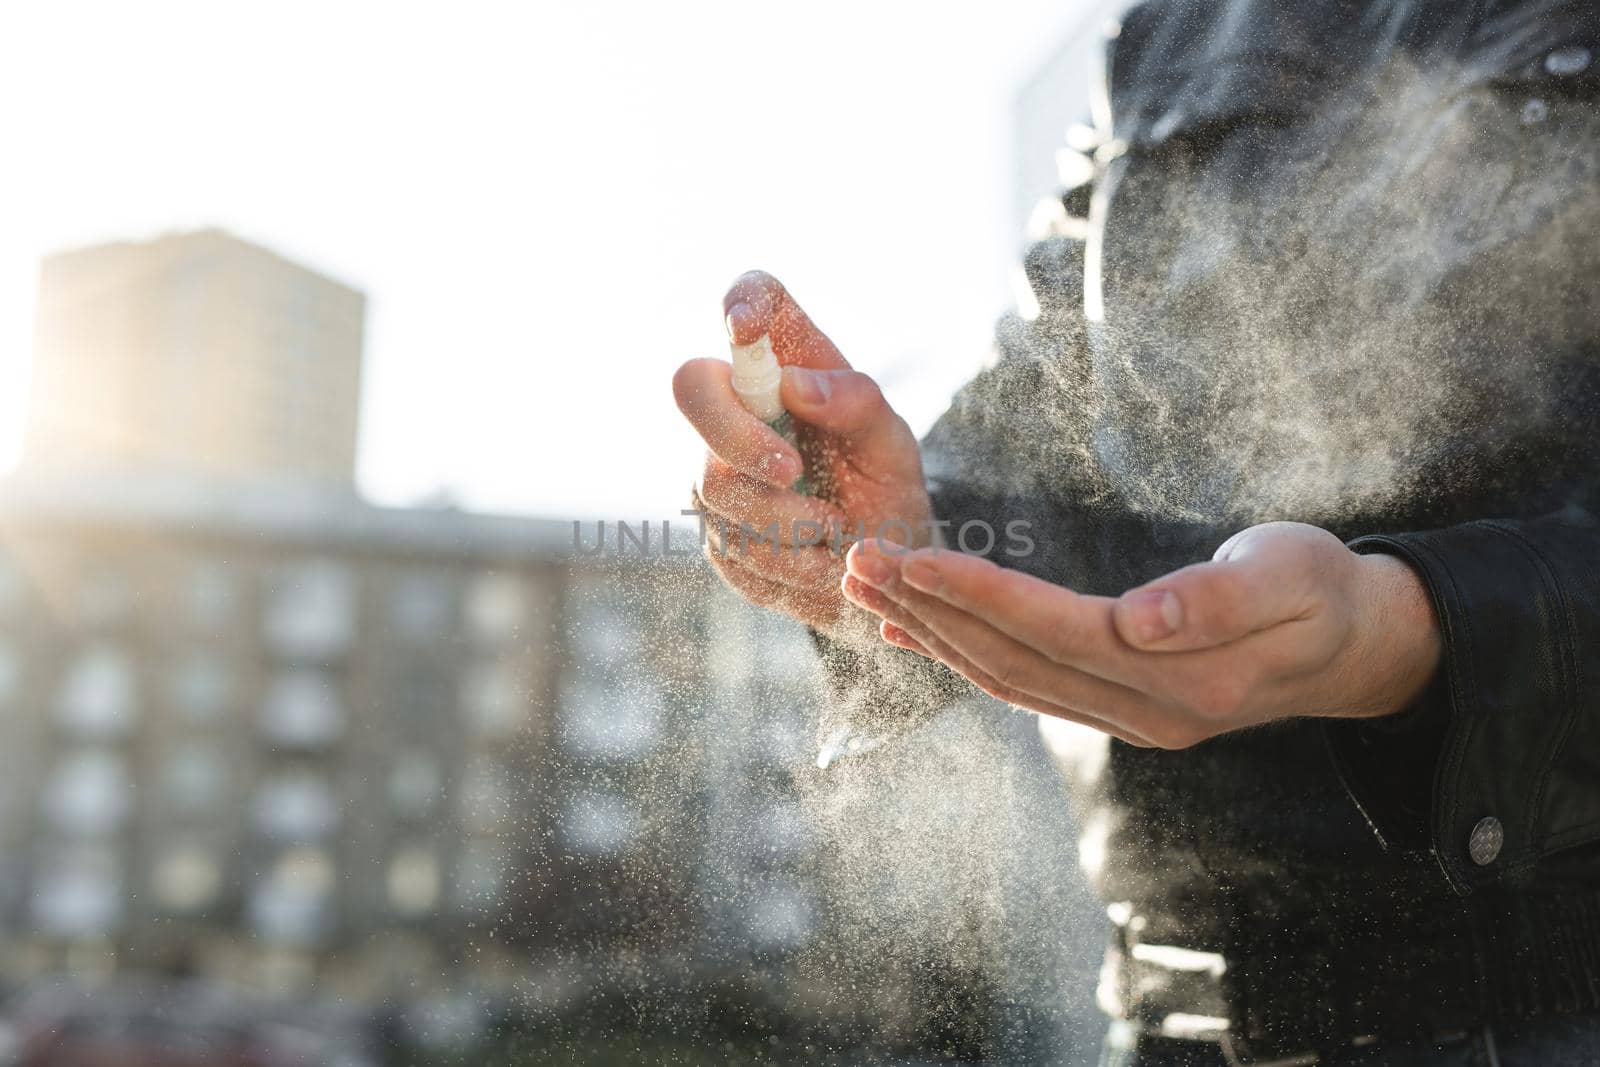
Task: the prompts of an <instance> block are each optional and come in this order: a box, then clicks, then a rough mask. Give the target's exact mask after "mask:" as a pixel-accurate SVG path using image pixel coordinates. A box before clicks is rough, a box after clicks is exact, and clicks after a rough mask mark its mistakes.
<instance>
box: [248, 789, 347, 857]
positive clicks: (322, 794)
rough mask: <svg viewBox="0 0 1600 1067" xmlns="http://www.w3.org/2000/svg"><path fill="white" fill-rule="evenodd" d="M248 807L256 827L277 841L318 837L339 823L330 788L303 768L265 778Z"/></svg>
mask: <svg viewBox="0 0 1600 1067" xmlns="http://www.w3.org/2000/svg"><path fill="white" fill-rule="evenodd" d="M251 808H252V813H253V817H254V819H255V824H256V829H257V830H259V831H260V832H261V833H262V834H264V835H266V836H267V837H270V838H273V839H275V840H278V841H292V842H297V843H310V842H316V841H321V840H323V839H325V838H327V837H328V836H329V835H330V834H332V833H333V831H334V830H336V829H337V828H338V826H339V816H340V811H339V801H338V799H337V798H336V797H335V796H334V793H333V790H332V788H330V787H329V785H328V783H327V782H325V781H323V780H322V779H320V778H318V777H316V776H315V775H313V774H311V773H309V772H306V771H296V772H291V773H287V774H281V775H278V776H276V777H274V778H270V779H268V780H267V781H266V782H265V783H263V784H262V786H261V788H260V789H259V790H257V792H256V796H255V801H254V803H253V804H252V805H251Z"/></svg>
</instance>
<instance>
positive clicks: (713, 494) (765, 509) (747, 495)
mask: <svg viewBox="0 0 1600 1067" xmlns="http://www.w3.org/2000/svg"><path fill="white" fill-rule="evenodd" d="M700 499H701V500H702V501H704V503H705V505H706V509H707V512H708V513H709V514H712V515H715V516H717V517H718V518H719V519H721V520H722V523H723V525H725V526H729V527H731V528H732V529H733V530H734V531H736V532H737V531H738V530H739V529H740V525H741V524H743V525H745V526H748V527H750V529H751V531H753V533H754V534H756V535H763V534H765V535H770V536H769V539H775V543H777V544H781V545H798V546H801V547H804V546H806V545H820V544H823V543H824V542H826V541H827V539H828V536H829V534H830V532H831V531H834V530H838V529H840V528H841V527H843V526H844V524H845V518H844V513H843V512H841V511H840V510H839V509H838V508H836V507H834V506H833V505H832V504H830V503H828V502H827V501H826V500H823V499H821V498H819V497H814V496H803V495H801V494H800V493H796V492H794V491H793V490H790V489H787V488H784V489H780V488H778V487H776V486H772V485H769V484H767V483H766V482H761V481H757V480H756V479H754V478H752V477H750V476H749V475H748V474H745V473H743V472H741V471H738V470H736V469H734V468H733V467H731V466H729V465H728V464H727V463H724V462H723V461H722V460H721V459H718V458H717V457H716V456H714V455H713V456H708V457H707V458H706V469H705V473H704V474H702V475H701V477H700Z"/></svg>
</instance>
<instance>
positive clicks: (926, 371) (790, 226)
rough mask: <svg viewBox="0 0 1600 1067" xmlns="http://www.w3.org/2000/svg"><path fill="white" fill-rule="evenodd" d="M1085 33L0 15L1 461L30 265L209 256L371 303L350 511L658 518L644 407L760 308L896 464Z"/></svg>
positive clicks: (676, 451) (460, 13)
mask: <svg viewBox="0 0 1600 1067" xmlns="http://www.w3.org/2000/svg"><path fill="white" fill-rule="evenodd" d="M1084 6H1085V5H1084V3H1083V0H1011V2H1007V3H1002V4H990V5H929V4H925V3H912V2H904V0H896V2H875V3H860V2H854V3H846V2H837V0H825V2H812V3H807V4H794V5H785V6H780V5H776V4H762V3H753V2H750V0H745V2H743V3H731V2H727V3H722V2H718V3H683V4H661V3H651V2H629V3H624V2H593V3H586V4H565V5H558V4H510V3H507V4H500V5H489V4H472V3H453V4H449V5H442V4H439V5H402V4H382V5H379V4H366V5H358V4H330V3H326V2H320V3H286V2H274V3H258V4H217V3H215V2H213V0H207V2H199V3H188V4H179V3H140V4H128V3H124V2H111V3H98V4H83V3H68V2H54V0H53V2H51V3H37V4H12V5H7V6H6V8H5V11H4V14H0V100H3V101H4V103H0V117H3V122H0V139H3V140H0V145H3V154H4V158H5V159H6V160H7V164H6V168H5V174H6V176H5V179H4V181H5V184H6V186H7V188H6V191H5V195H4V196H3V197H0V458H4V459H5V460H6V462H10V461H11V460H12V459H14V457H15V454H16V451H17V444H18V441H19V437H20V424H21V420H22V412H23V408H24V405H25V402H26V388H27V385H26V383H27V372H28V363H29V360H30V355H31V348H32V328H33V326H32V317H33V300H34V289H35V275H36V264H37V260H38V258H39V256H40V255H41V254H43V253H45V252H47V251H51V250H54V249H57V248H62V247H68V246H73V245H78V244H88V243H94V242H98V241H103V240H111V239H118V238H132V237H142V236H148V235H151V234H154V233H157V232H160V231H163V230H170V229H187V228H194V227H200V226H207V225H217V226H221V227H223V228H225V229H228V230H231V231H233V232H235V233H237V234H239V235H240V236H243V237H245V238H248V239H250V240H254V241H258V242H260V243H263V244H266V245H268V246H270V247H272V248H274V249H276V250H277V251H280V252H282V253H283V254H285V255H287V256H289V257H290V258H293V259H297V260H299V261H301V262H304V263H306V264H308V265H310V266H312V267H314V268H316V269H319V270H323V271H326V272H328V273H331V274H333V275H334V276H336V277H339V278H341V279H343V280H345V281H348V282H351V283H353V284H355V285H356V286H358V287H359V288H361V289H363V290H365V291H366V293H367V294H368V296H369V298H370V301H371V305H370V317H369V320H368V339H367V364H366V367H367V373H366V381H365V390H364V393H365V395H364V406H363V411H362V437H361V460H360V482H361V486H362V488H363V489H364V490H365V491H366V492H367V493H368V494H369V495H371V496H372V497H373V498H375V499H377V500H380V501H384V502H390V503H405V502H409V501H412V500H415V499H416V498H418V497H419V496H422V495H424V494H427V493H429V492H432V491H435V490H438V489H441V488H443V489H448V490H449V491H451V492H453V493H454V494H455V495H456V496H457V497H458V498H459V499H460V500H461V501H462V502H463V503H465V504H467V505H468V506H471V507H474V508H481V509H488V510H495V511H516V512H528V513H535V514H543V515H550V516H556V517H578V516H583V517H602V516H603V517H617V518H643V517H656V516H663V515H665V516H671V515H675V514H676V510H677V508H678V507H679V506H681V504H682V501H683V500H684V499H685V497H686V495H687V487H688V485H689V483H690V481H691V479H692V477H693V475H694V473H695V471H696V469H697V467H698V456H699V451H700V449H699V445H698V443H697V441H696V439H695V438H694V436H693V435H692V434H691V433H690V431H689V430H688V428H687V427H686V425H684V424H683V422H682V420H681V418H680V417H679V416H678V414H677V411H676V409H675V408H674V407H673V404H672V399H671V394H670V390H669V387H668V383H669V380H670V377H671V373H672V371H673V369H674V368H675V367H676V366H677V364H678V363H679V362H681V361H682V360H683V359H685V358H688V357H690V356H699V355H726V344H725V339H724V335H723V332H722V323H721V306H720V299H721V295H722V292H723V290H724V288H725V287H726V285H727V283H728V282H729V281H731V280H732V278H733V277H734V276H735V275H737V274H738V273H739V272H740V271H742V270H744V269H746V268H749V267H755V266H760V267H764V268H766V269H768V270H771V271H772V272H773V273H775V274H778V275H779V276H780V277H781V278H783V279H784V280H785V281H786V282H787V283H788V284H789V286H790V288H791V289H792V290H793V291H794V292H795V293H796V295H797V296H798V297H799V298H800V299H801V300H802V301H803V302H804V303H805V304H806V305H807V307H808V308H809V309H810V310H811V313H812V315H813V317H814V318H816V319H817V320H818V321H819V322H820V323H821V324H822V325H823V327H824V328H825V329H827V330H828V331H829V333H830V334H832V335H833V337H834V339H835V340H836V341H837V342H838V343H839V344H840V346H841V347H842V348H843V349H844V350H845V352H846V354H847V355H848V356H850V358H852V359H853V360H854V361H855V362H856V364H857V365H858V366H859V367H860V368H861V369H863V370H866V371H868V372H870V373H873V374H874V375H877V376H878V377H879V378H880V381H882V383H883V384H884V387H885V389H886V391H887V392H888V393H889V395H890V399H891V400H892V401H893V402H895V403H896V406H897V407H899V408H900V409H901V411H902V412H903V413H904V414H905V415H906V416H907V417H908V418H909V419H910V420H911V422H912V424H913V425H914V426H915V427H917V428H918V429H919V430H920V429H922V428H924V427H925V426H926V425H928V424H929V423H930V422H931V421H932V419H933V418H934V417H935V416H936V415H937V414H938V412H939V411H940V410H942V407H943V403H944V400H945V399H946V398H947V396H948V394H949V393H950V391H951V390H952V389H953V388H954V387H955V386H956V385H958V384H959V383H960V382H961V381H963V380H964V379H965V378H966V377H967V376H969V375H970V373H971V372H972V370H973V369H974V368H975V367H976V365H977V364H978V363H979V362H980V361H981V359H982V357H983V355H984V354H985V350H986V347H987V341H988V337H989V333H990V328H991V326H992V324H993V321H994V319H995V317H996V316H997V315H998V314H999V313H1000V312H1001V311H1002V310H1003V309H1004V308H1005V307H1006V306H1007V305H1008V303H1009V291H1008V286H1007V281H1008V279H1007V265H1008V264H1009V263H1010V262H1011V261H1012V260H1013V259H1014V258H1015V255H1016V252H1017V249H1018V246H1019V242H1020V234H1018V233H1016V232H1015V224H1014V221H1013V219H1012V217H1011V214H1012V197H1013V184H1014V177H1013V172H1012V171H1013V168H1012V160H1013V146H1012V143H1011V113H1012V109H1013V97H1014V94H1015V93H1016V91H1017V89H1018V88H1019V86H1020V85H1021V83H1022V82H1023V81H1024V80H1025V79H1026V78H1027V76H1028V75H1029V74H1030V73H1032V72H1033V70H1034V69H1035V68H1036V67H1037V65H1038V64H1039V63H1040V62H1041V61H1042V60H1043V59H1044V58H1045V57H1046V56H1047V55H1049V54H1050V53H1051V52H1052V51H1054V50H1055V48H1056V47H1057V46H1058V45H1059V43H1060V42H1061V40H1062V39H1063V38H1064V37H1065V36H1066V35H1067V33H1068V32H1069V31H1070V30H1071V29H1073V28H1074V27H1075V26H1076V24H1077V23H1078V22H1079V20H1080V19H1081V18H1082V9H1083V7H1084Z"/></svg>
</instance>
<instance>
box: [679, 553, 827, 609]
mask: <svg viewBox="0 0 1600 1067" xmlns="http://www.w3.org/2000/svg"><path fill="white" fill-rule="evenodd" d="M706 558H707V559H709V560H710V562H711V567H712V569H713V570H715V571H716V572H717V574H718V575H719V576H720V577H721V578H722V580H723V581H724V582H726V583H727V584H728V585H729V586H730V587H732V589H733V591H734V592H736V593H738V594H739V595H740V596H742V597H744V599H746V600H748V601H749V602H750V603H752V604H755V605H757V606H758V607H764V608H771V609H773V610H774V611H780V612H782V613H783V614H785V615H788V616H789V617H790V618H793V619H797V620H799V621H800V622H802V623H805V624H806V625H807V626H814V627H817V628H818V629H828V628H830V627H832V626H833V625H834V624H835V623H837V622H838V621H839V616H840V614H841V612H842V611H843V609H844V602H843V598H841V597H839V596H838V594H837V592H836V591H835V587H834V586H833V585H832V584H829V585H826V586H821V587H813V588H810V589H802V588H798V587H796V586H792V585H787V584H785V583H783V582H781V581H775V580H774V579H772V578H770V577H767V576H766V575H765V574H762V573H759V572H757V571H755V570H753V569H751V568H749V567H746V566H743V565H742V564H741V563H740V562H739V560H738V559H737V558H736V557H734V556H731V555H730V556H726V557H723V556H719V555H717V554H716V553H715V552H713V551H711V550H710V549H709V548H708V550H707V552H706Z"/></svg>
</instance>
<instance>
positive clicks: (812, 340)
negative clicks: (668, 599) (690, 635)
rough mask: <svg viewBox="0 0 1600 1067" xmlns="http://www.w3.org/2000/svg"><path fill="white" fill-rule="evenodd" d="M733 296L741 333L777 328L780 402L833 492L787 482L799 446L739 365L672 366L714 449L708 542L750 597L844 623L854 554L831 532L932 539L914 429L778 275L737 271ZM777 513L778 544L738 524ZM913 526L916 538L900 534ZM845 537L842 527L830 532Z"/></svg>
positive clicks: (837, 626) (755, 525)
mask: <svg viewBox="0 0 1600 1067" xmlns="http://www.w3.org/2000/svg"><path fill="white" fill-rule="evenodd" d="M723 309H724V311H725V313H726V315H727V325H728V334H729V337H730V338H731V339H732V340H733V342H734V343H736V344H750V343H751V342H753V341H755V340H756V339H757V338H758V337H760V336H761V335H762V334H767V335H768V336H769V337H770V338H771V340H772V349H773V352H774V353H775V354H776V355H777V357H778V361H779V362H780V363H781V364H783V385H782V394H781V396H782V400H783V406H784V407H785V408H786V409H788V411H789V412H790V413H791V414H792V415H793V416H794V418H795V419H796V420H797V422H798V423H799V424H800V437H801V444H802V447H803V448H804V450H805V452H806V453H807V459H808V460H809V461H810V465H811V470H812V473H813V475H819V476H820V477H814V478H813V480H814V481H816V482H819V483H820V484H821V485H822V487H823V493H824V495H822V496H802V495H800V494H798V493H795V492H793V491H792V490H791V489H790V486H792V485H793V484H794V481H795V478H796V477H797V476H798V475H799V474H800V471H801V469H802V466H801V465H802V459H801V456H800V454H799V453H798V452H796V450H795V448H794V447H793V446H792V445H791V444H789V442H787V441H785V440H784V439H783V438H782V437H780V436H779V435H778V434H777V433H775V432H774V431H773V430H772V429H771V428H770V427H768V426H767V425H766V424H764V423H763V422H761V420H760V419H758V418H756V417H755V416H754V415H752V414H751V413H750V412H748V411H747V410H745V408H744V406H743V405H742V404H740V402H739V400H738V398H737V396H735V394H734V392H733V386H732V383H731V377H732V372H731V368H730V366H729V364H728V363H727V362H726V361H725V360H720V359H695V360H690V361H689V362H688V363H685V364H684V365H683V366H682V367H680V368H678V371H677V373H676V374H675V375H674V376H673V379H672V391H673V395H674V396H675V397H676V399H677V402H678V407H679V409H681V410H682V411H683V413H684V415H685V416H686V417H687V418H688V419H689V422H690V423H691V424H693V426H694V428H695V429H696V430H697V431H698V432H699V434H700V436H701V437H702V438H704V439H705V442H706V445H707V446H708V447H709V449H710V451H709V452H708V453H707V455H706V463H705V468H704V470H703V472H702V474H701V478H700V485H699V487H698V490H697V493H698V497H699V502H700V507H701V508H702V509H703V510H704V512H705V516H704V521H705V524H706V530H707V533H708V540H707V545H706V554H707V556H708V557H709V558H710V560H711V564H712V566H713V567H714V568H715V569H716V570H717V572H718V573H719V574H720V575H721V576H722V577H723V579H724V580H725V581H727V583H728V584H729V585H730V586H732V587H733V588H734V589H735V590H736V591H737V592H739V593H740V594H741V595H742V596H744V597H745V598H746V599H747V600H750V601H752V602H753V603H756V604H760V605H763V606H766V607H772V608H775V609H777V610H779V611H782V612H784V613H786V614H788V615H792V616H794V617H795V618H797V619H799V620H801V621H802V622H805V623H806V624H808V625H811V626H814V627H817V628H818V629H821V630H823V631H825V632H829V633H840V632H842V630H843V624H844V623H845V622H846V621H847V620H848V619H850V618H852V617H859V616H860V613H859V612H856V611H855V610H854V609H853V608H851V607H850V605H849V604H848V603H847V602H846V601H845V600H844V597H843V596H842V595H841V592H840V585H839V582H840V578H841V576H842V575H843V573H844V560H843V554H842V552H840V551H838V550H837V549H830V547H829V545H828V541H829V537H828V533H827V531H830V530H831V531H843V535H844V536H848V535H849V534H851V533H852V532H855V531H857V530H858V529H864V530H865V531H867V532H868V534H869V535H871V534H876V533H881V534H882V535H883V536H884V537H886V538H888V539H890V540H909V542H910V543H911V544H912V545H921V544H926V543H927V534H928V531H929V528H930V527H929V523H928V519H929V517H930V511H929V505H928V494H927V490H926V488H925V487H924V485H923V478H922V459H921V455H920V453H919V452H918V449H917V441H916V437H915V436H914V435H913V434H912V433H911V430H910V428H909V427H908V426H907V425H906V423H905V420H904V419H902V418H900V416H898V415H896V414H895V413H894V411H893V410H892V409H891V408H890V407H889V405H888V403H887V402H886V401H885V400H884V398H883V394H882V392H880V391H879V389H878V386H877V384H876V383H875V382H873V380H872V379H871V378H869V377H868V376H867V375H865V374H862V373H860V372H859V371H854V370H851V369H850V364H849V363H848V362H846V360H845V358H844V356H842V355H841V354H840V353H839V350H838V348H837V347H835V346H834V344H833V342H832V341H830V340H828V338H827V337H826V336H825V335H824V334H823V333H822V331H821V330H819V329H817V327H816V326H815V325H814V324H813V323H812V322H811V320H810V319H809V318H808V317H807V316H806V313H805V312H804V311H802V310H801V308H800V305H799V304H797V303H795V301H794V298H793V297H791V296H790V295H789V293H788V292H787V291H786V290H785V289H784V288H783V286H782V285H780V284H779V283H778V281H777V279H776V278H773V277H772V276H771V275H769V274H765V273H763V272H761V271H751V272H750V273H748V274H744V275H742V276H740V277H739V279H738V280H737V281H735V282H734V284H733V286H732V288H730V289H729V290H728V293H727V295H726V296H725V297H723ZM774 523H776V524H777V540H776V542H775V543H774V544H772V545H770V546H767V545H762V544H757V543H754V542H753V541H752V543H750V544H746V540H747V539H746V538H743V537H740V536H739V532H738V531H739V530H740V528H741V524H743V525H745V526H748V527H749V528H751V529H752V530H755V531H765V530H767V529H768V528H769V527H771V526H772V525H773V524H774ZM897 524H904V528H903V531H902V527H901V526H899V525H897ZM722 531H726V536H724V534H723V532H722ZM903 532H905V533H909V534H910V537H909V539H908V538H905V537H903V536H899V535H900V534H901V533H903ZM839 539H840V535H839V534H837V533H836V534H835V536H834V538H833V540H834V541H835V542H836V543H837V542H838V541H839ZM807 542H809V543H807ZM867 636H868V637H870V636H871V635H870V631H869V632H868V634H867Z"/></svg>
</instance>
